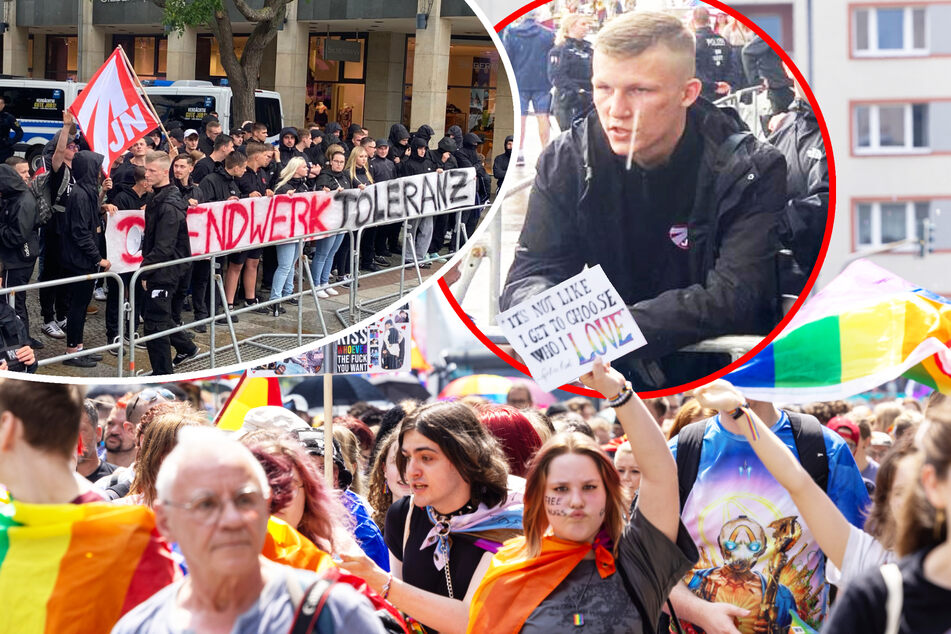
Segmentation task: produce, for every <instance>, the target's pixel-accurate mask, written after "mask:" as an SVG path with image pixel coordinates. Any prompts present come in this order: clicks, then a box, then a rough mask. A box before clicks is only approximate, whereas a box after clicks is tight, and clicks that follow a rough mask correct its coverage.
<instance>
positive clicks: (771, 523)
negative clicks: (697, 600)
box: [670, 413, 869, 634]
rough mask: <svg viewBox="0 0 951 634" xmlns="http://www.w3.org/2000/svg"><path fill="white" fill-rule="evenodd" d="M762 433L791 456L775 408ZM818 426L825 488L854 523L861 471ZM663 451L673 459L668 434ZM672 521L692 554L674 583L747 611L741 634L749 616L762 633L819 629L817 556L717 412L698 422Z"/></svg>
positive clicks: (821, 559) (774, 485) (822, 600)
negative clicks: (699, 433) (701, 427)
mask: <svg viewBox="0 0 951 634" xmlns="http://www.w3.org/2000/svg"><path fill="white" fill-rule="evenodd" d="M772 430H773V433H775V434H776V435H777V436H778V437H779V438H780V439H781V440H782V441H783V442H784V443H785V444H786V446H788V447H789V448H790V449H791V450H792V452H793V453H794V454H796V455H797V456H798V452H797V450H796V444H795V442H794V440H793V434H792V427H791V426H790V423H789V417H788V416H786V414H785V413H782V415H781V417H780V420H779V421H778V422H777V423H776V424H775V425H774V426H773V428H772ZM822 432H823V436H824V438H825V446H826V454H827V455H828V457H829V481H828V486H827V487H826V491H827V493H828V495H829V497H830V498H831V499H832V501H833V502H834V503H835V505H836V506H837V507H838V508H839V510H840V511H842V513H843V514H844V515H845V517H846V519H848V521H849V522H850V523H852V524H853V525H855V526H857V527H861V526H862V525H863V524H864V521H865V512H866V509H867V508H868V506H869V497H868V493H867V492H866V489H865V484H864V483H863V481H862V475H861V474H860V473H859V470H858V467H856V465H855V460H854V458H853V457H852V453H851V452H850V451H849V448H848V446H847V445H846V444H845V441H843V440H842V438H841V437H840V436H839V435H838V434H836V433H835V432H832V431H830V430H828V429H827V428H825V427H823V428H822ZM670 447H671V451H673V453H674V455H675V456H676V455H677V439H676V438H675V439H673V440H672V441H671V444H670ZM682 518H683V523H684V525H685V526H686V527H687V530H688V531H689V532H690V535H691V537H693V540H694V543H695V544H696V545H697V549H698V550H699V551H700V561H699V563H698V564H697V565H696V566H695V567H694V569H693V570H692V571H691V572H689V573H687V575H686V577H684V581H685V582H686V583H687V585H688V586H689V587H690V589H691V590H693V592H694V593H695V594H697V595H698V596H700V597H701V598H703V599H705V600H707V601H713V602H725V603H732V604H734V605H738V606H740V607H742V608H746V609H747V610H750V614H749V616H746V617H744V618H742V619H739V629H740V631H741V632H743V633H744V634H746V633H748V632H753V631H754V624H755V623H756V622H757V621H758V620H760V621H765V622H766V623H768V624H769V625H770V627H771V628H772V629H767V630H766V631H770V632H773V631H778V632H810V631H814V630H818V629H819V625H820V624H821V622H822V619H823V618H824V616H825V613H826V608H827V607H828V585H829V584H828V582H827V581H826V576H825V556H824V555H823V554H822V552H821V551H820V549H819V546H818V544H816V543H815V540H814V539H813V536H812V533H811V531H810V530H809V528H808V527H807V526H806V525H805V523H803V521H802V520H801V519H800V518H799V511H798V510H797V509H796V507H795V505H794V504H793V501H792V499H791V498H790V497H789V494H788V493H787V492H786V490H785V489H784V488H783V487H782V486H781V485H780V484H779V483H778V482H777V481H776V479H775V478H773V476H772V475H771V474H770V473H769V471H767V470H766V467H764V466H763V463H762V462H760V460H759V458H757V456H756V453H755V452H754V451H753V448H752V447H750V444H749V443H748V442H747V441H746V439H745V438H744V437H743V436H738V435H736V434H733V433H730V432H728V431H727V430H726V429H724V428H723V427H722V426H721V425H720V421H719V417H715V418H713V419H710V420H708V421H707V428H706V433H705V434H704V437H703V449H702V452H701V454H700V466H699V469H698V471H697V479H696V481H695V483H694V485H693V489H692V490H691V492H690V495H689V496H688V498H687V501H686V504H685V505H684V509H683V514H682ZM694 631H700V629H699V628H695V630H694Z"/></svg>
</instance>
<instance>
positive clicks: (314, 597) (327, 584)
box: [287, 568, 409, 634]
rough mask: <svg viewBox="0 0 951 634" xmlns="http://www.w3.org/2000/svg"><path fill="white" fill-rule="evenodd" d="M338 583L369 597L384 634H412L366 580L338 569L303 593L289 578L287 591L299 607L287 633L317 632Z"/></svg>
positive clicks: (401, 619) (321, 578) (309, 633)
mask: <svg viewBox="0 0 951 634" xmlns="http://www.w3.org/2000/svg"><path fill="white" fill-rule="evenodd" d="M338 583H343V584H346V585H348V586H350V587H352V588H353V589H354V590H356V591H357V593H358V594H361V595H363V596H364V597H366V599H367V600H368V601H369V602H370V604H371V605H372V606H373V611H374V613H375V614H376V616H377V618H379V619H380V624H381V625H382V626H383V630H384V631H385V632H387V633H392V634H409V630H408V629H407V627H406V623H405V622H404V621H403V617H402V616H401V615H400V613H399V611H397V609H396V608H394V607H393V606H392V605H390V604H389V603H387V602H386V601H385V600H383V599H382V598H381V597H380V595H378V594H377V593H376V592H374V591H373V590H371V589H370V586H368V585H367V583H366V581H364V580H363V579H361V578H360V577H357V576H354V575H351V574H349V573H346V572H343V571H341V570H340V569H339V568H331V569H329V570H327V571H325V572H324V573H322V574H321V575H320V578H319V579H317V581H315V582H314V583H312V584H311V586H310V587H309V588H307V591H306V592H304V593H303V594H302V593H301V591H300V588H299V586H297V584H296V583H295V582H294V581H293V580H290V579H288V582H287V591H288V593H289V594H290V595H291V601H292V602H293V603H294V605H296V606H297V610H296V612H295V613H294V622H293V623H292V624H291V629H290V630H289V632H288V634H313V633H314V632H316V631H317V630H316V628H317V620H318V619H319V618H320V612H321V611H322V610H323V608H324V605H325V604H326V603H327V598H328V597H329V596H330V591H331V590H332V589H333V586H334V585H335V584H338ZM322 634H331V633H330V632H326V633H322Z"/></svg>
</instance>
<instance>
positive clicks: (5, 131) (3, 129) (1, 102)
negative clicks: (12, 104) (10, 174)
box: [0, 95, 23, 163]
mask: <svg viewBox="0 0 951 634" xmlns="http://www.w3.org/2000/svg"><path fill="white" fill-rule="evenodd" d="M6 106H7V98H6V97H4V96H3V95H0V163H2V162H3V161H5V160H7V159H8V158H10V157H11V156H13V149H14V147H16V144H17V143H19V142H20V140H21V139H22V138H23V128H21V127H20V123H19V122H18V121H17V118H16V117H14V116H13V115H12V114H11V113H9V112H7V111H6ZM11 132H12V133H13V137H11V136H10V133H11Z"/></svg>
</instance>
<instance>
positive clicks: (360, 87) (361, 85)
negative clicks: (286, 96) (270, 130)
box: [304, 33, 368, 132]
mask: <svg viewBox="0 0 951 634" xmlns="http://www.w3.org/2000/svg"><path fill="white" fill-rule="evenodd" d="M367 37H368V35H367V34H365V33H357V34H356V35H355V36H354V37H346V36H342V35H333V34H331V35H311V36H310V38H309V44H308V49H307V97H306V99H305V101H304V118H305V120H306V121H308V122H315V123H317V124H318V125H320V126H321V127H323V126H325V125H327V123H328V122H330V121H336V122H337V123H339V124H340V127H341V128H343V130H344V132H346V130H347V128H348V127H350V124H352V123H362V122H363V113H364V106H365V103H364V102H365V95H366V61H367V56H366V50H367Z"/></svg>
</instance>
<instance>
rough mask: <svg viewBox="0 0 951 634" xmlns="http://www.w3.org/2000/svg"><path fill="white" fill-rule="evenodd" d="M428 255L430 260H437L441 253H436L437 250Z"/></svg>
mask: <svg viewBox="0 0 951 634" xmlns="http://www.w3.org/2000/svg"><path fill="white" fill-rule="evenodd" d="M426 257H427V258H429V259H430V260H435V259H436V258H438V257H439V254H438V253H436V252H433V253H430V254H428V255H427V256H426Z"/></svg>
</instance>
